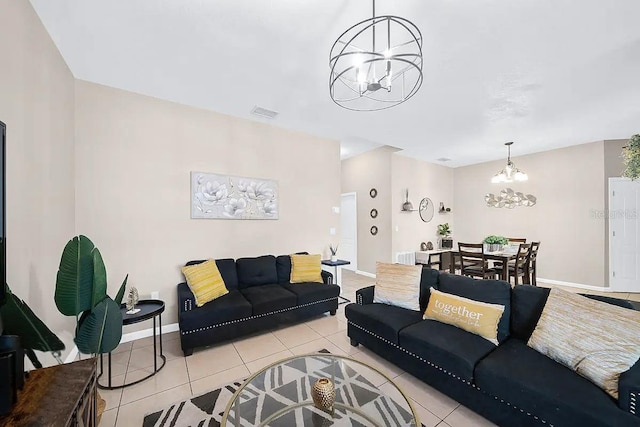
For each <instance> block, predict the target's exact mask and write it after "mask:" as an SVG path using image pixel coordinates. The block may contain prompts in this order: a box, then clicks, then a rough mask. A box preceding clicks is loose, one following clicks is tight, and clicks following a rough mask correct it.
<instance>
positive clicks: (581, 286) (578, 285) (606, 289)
mask: <svg viewBox="0 0 640 427" xmlns="http://www.w3.org/2000/svg"><path fill="white" fill-rule="evenodd" d="M536 280H537V281H538V282H542V283H548V284H550V285H559V286H568V287H570V288H579V289H585V290H588V291H600V292H623V293H624V292H625V291H616V290H613V289H611V288H609V287H604V286H593V285H585V284H582V283H573V282H563V281H562V280H552V279H543V278H541V277H539V278H537V279H536Z"/></svg>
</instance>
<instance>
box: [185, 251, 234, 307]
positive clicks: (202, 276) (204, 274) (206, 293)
mask: <svg viewBox="0 0 640 427" xmlns="http://www.w3.org/2000/svg"><path fill="white" fill-rule="evenodd" d="M182 274H184V277H185V279H186V280H187V285H188V286H189V289H191V292H192V293H193V296H194V297H195V299H196V305H197V306H198V307H202V306H203V305H205V304H206V303H208V302H210V301H213V300H215V299H216V298H220V297H221V296H223V295H226V294H228V293H229V290H228V289H227V287H226V286H225V284H224V280H223V279H222V275H221V274H220V271H219V270H218V266H217V265H216V262H215V261H214V260H212V259H210V260H208V261H205V262H203V263H200V264H196V265H187V266H184V267H182Z"/></svg>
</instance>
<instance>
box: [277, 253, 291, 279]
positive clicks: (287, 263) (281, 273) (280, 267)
mask: <svg viewBox="0 0 640 427" xmlns="http://www.w3.org/2000/svg"><path fill="white" fill-rule="evenodd" d="M276 272H277V274H278V283H289V281H290V280H291V255H279V256H278V257H277V258H276Z"/></svg>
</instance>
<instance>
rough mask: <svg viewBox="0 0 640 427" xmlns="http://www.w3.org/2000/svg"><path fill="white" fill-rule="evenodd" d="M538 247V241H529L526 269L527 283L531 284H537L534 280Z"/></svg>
mask: <svg viewBox="0 0 640 427" xmlns="http://www.w3.org/2000/svg"><path fill="white" fill-rule="evenodd" d="M539 248H540V242H531V249H530V251H529V252H530V255H529V260H528V261H527V270H528V274H527V275H528V278H529V284H530V285H533V286H538V284H537V282H536V270H537V268H536V263H537V259H538V249H539Z"/></svg>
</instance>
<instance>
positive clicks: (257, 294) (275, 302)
mask: <svg viewBox="0 0 640 427" xmlns="http://www.w3.org/2000/svg"><path fill="white" fill-rule="evenodd" d="M240 292H242V295H244V297H245V298H246V299H247V301H249V302H250V303H251V307H253V315H254V316H255V315H257V314H265V313H270V312H272V311H277V310H282V309H284V308H290V307H295V305H296V303H297V301H298V297H297V296H296V295H295V294H294V293H293V292H289V291H288V290H286V289H285V288H283V287H282V286H281V285H275V284H272V285H262V286H253V287H251V288H245V289H241V290H240Z"/></svg>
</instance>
